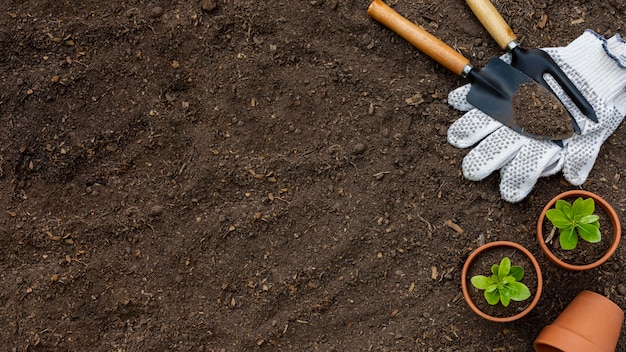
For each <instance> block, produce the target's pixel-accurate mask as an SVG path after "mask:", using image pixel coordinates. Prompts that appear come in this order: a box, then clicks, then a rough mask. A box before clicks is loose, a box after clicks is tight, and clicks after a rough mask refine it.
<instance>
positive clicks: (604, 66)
mask: <svg viewBox="0 0 626 352" xmlns="http://www.w3.org/2000/svg"><path fill="white" fill-rule="evenodd" d="M543 50H544V51H546V52H547V53H548V54H549V55H550V56H551V57H552V58H553V59H554V61H555V62H556V63H557V64H558V65H559V67H560V68H561V69H562V70H563V71H564V72H565V74H566V75H567V76H568V77H569V78H570V80H571V81H572V82H573V83H574V85H575V86H576V87H577V88H578V89H579V90H580V91H581V93H582V94H583V96H584V97H585V98H586V99H587V101H589V103H590V104H591V105H592V106H593V108H594V110H595V112H596V115H597V117H598V122H597V123H595V122H593V121H591V120H588V119H587V118H586V117H585V116H584V115H583V114H582V113H581V112H580V111H579V110H578V108H577V107H576V106H575V105H574V103H573V102H572V101H571V100H570V99H569V98H568V97H567V95H566V94H565V93H564V92H563V91H562V89H560V87H559V86H558V84H556V82H555V81H554V80H553V79H551V78H550V77H549V76H548V77H544V78H545V79H546V81H548V83H549V84H550V86H551V88H552V89H553V91H554V92H555V94H556V95H557V97H558V98H559V99H560V100H561V102H562V103H563V105H564V106H565V107H566V108H567V109H568V110H569V111H570V113H571V114H572V116H573V117H574V118H575V119H576V122H578V125H579V126H580V128H581V134H580V135H575V136H573V137H571V138H569V139H566V140H563V141H562V146H559V145H557V144H556V143H554V142H552V141H546V140H537V139H534V138H530V137H526V136H522V135H520V134H518V133H516V132H514V131H513V130H511V129H509V128H508V127H505V126H504V125H502V124H501V123H500V122H498V121H496V120H494V119H492V118H491V117H489V116H488V115H486V114H485V113H483V112H482V111H480V110H478V109H476V108H475V107H473V106H472V105H471V104H469V103H468V102H467V99H466V97H467V94H468V92H469V90H470V85H469V84H467V85H465V86H462V87H460V88H457V89H455V90H453V91H452V92H450V94H449V95H448V102H449V104H450V105H451V106H453V107H454V108H455V109H458V110H461V111H465V112H466V113H465V114H464V115H463V116H462V117H460V118H459V119H458V120H457V121H455V122H454V123H453V124H452V125H451V126H450V128H449V129H448V142H449V143H450V144H452V145H453V146H455V147H458V148H468V147H471V146H474V145H476V144H477V143H478V144H477V145H476V146H475V147H474V148H473V149H472V150H471V151H470V152H469V153H468V154H467V155H466V156H465V158H464V159H463V163H462V169H463V175H464V176H465V178H467V179H469V180H472V181H480V180H482V179H484V178H485V177H487V176H489V175H490V174H491V173H492V172H493V171H495V170H500V193H501V195H502V198H503V199H504V200H506V201H509V202H513V203H514V202H519V201H521V200H522V199H524V198H525V197H526V196H528V194H529V193H530V192H531V191H532V188H533V187H534V185H535V184H536V183H537V180H538V179H539V177H543V176H549V175H554V174H556V173H557V172H559V171H562V172H563V175H564V177H565V179H566V180H567V181H568V182H570V183H571V184H572V185H576V186H579V185H581V184H582V183H583V182H585V180H586V179H587V176H588V175H589V172H590V171H591V168H592V167H593V164H594V163H595V160H596V158H597V156H598V153H599V151H600V147H601V146H602V143H604V141H605V140H606V139H607V138H608V137H609V136H610V135H611V134H613V132H614V131H615V130H616V129H617V127H618V126H619V124H620V123H621V122H622V120H623V119H624V116H625V115H626V41H625V40H624V39H622V38H621V37H620V36H619V35H615V36H613V37H611V38H610V39H608V40H607V39H605V38H604V37H602V36H600V35H599V34H597V33H595V32H593V31H591V30H587V31H585V32H584V33H583V34H582V35H581V36H580V37H578V38H577V39H575V40H574V41H573V42H571V43H570V44H569V45H567V46H565V47H559V48H545V49H543ZM501 59H502V60H503V61H505V62H507V63H510V55H508V54H506V55H504V56H502V57H501ZM537 118H541V117H539V116H538V117H537Z"/></svg>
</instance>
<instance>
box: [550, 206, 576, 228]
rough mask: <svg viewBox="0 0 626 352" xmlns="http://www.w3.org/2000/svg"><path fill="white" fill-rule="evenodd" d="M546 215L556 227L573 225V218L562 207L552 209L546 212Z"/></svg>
mask: <svg viewBox="0 0 626 352" xmlns="http://www.w3.org/2000/svg"><path fill="white" fill-rule="evenodd" d="M546 217H547V218H548V220H550V222H551V223H552V225H554V227H556V228H559V229H566V228H568V227H570V226H572V220H571V219H570V217H568V216H567V215H566V214H565V213H564V212H563V211H562V210H560V209H550V210H548V211H547V212H546Z"/></svg>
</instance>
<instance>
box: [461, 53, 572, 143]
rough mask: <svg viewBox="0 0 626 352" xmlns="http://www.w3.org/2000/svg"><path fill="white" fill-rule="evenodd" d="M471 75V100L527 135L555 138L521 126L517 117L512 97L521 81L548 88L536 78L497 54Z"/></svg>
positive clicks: (471, 102) (483, 110) (471, 72)
mask: <svg viewBox="0 0 626 352" xmlns="http://www.w3.org/2000/svg"><path fill="white" fill-rule="evenodd" d="M468 78H469V79H470V80H471V81H472V88H471V90H470V92H469V94H468V95H467V101H468V102H469V103H470V104H472V105H473V106H476V107H477V108H478V109H479V110H481V111H482V112H484V113H485V114H487V115H489V116H491V117H493V118H495V119H496V120H498V121H499V122H501V123H502V124H503V125H505V126H507V127H509V128H511V129H512V130H514V131H515V132H517V133H520V134H522V135H524V136H527V137H532V138H535V139H540V140H554V139H555V138H554V136H544V135H537V134H534V133H532V132H530V131H528V130H526V129H523V128H522V127H520V126H519V125H518V124H517V123H516V121H515V113H514V110H513V104H512V101H513V96H514V95H515V93H516V92H517V91H518V89H519V87H520V86H521V85H522V84H532V85H537V89H545V88H543V87H541V86H539V84H537V83H536V82H534V80H532V79H531V78H529V77H528V76H526V75H525V74H523V73H522V72H520V71H519V70H517V69H516V68H514V67H512V66H510V65H508V64H506V63H505V62H503V61H502V60H500V59H498V58H493V59H491V60H489V62H488V63H487V65H486V66H485V67H483V68H482V69H480V70H478V69H472V70H471V71H470V73H469V74H468ZM538 118H541V117H538ZM572 127H573V132H574V133H580V128H578V125H577V124H573V125H572ZM567 137H571V136H567Z"/></svg>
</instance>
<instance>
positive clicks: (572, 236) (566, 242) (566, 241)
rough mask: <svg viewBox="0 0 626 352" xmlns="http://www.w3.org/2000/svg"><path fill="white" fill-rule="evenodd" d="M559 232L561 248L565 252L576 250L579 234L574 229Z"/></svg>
mask: <svg viewBox="0 0 626 352" xmlns="http://www.w3.org/2000/svg"><path fill="white" fill-rule="evenodd" d="M559 232H560V233H561V235H560V236H559V242H560V244H561V248H563V249H565V250H570V249H574V248H576V245H577V244H578V234H577V233H576V231H575V230H574V229H573V228H572V229H563V230H559Z"/></svg>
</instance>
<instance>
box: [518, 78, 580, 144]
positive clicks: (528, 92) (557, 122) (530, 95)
mask: <svg viewBox="0 0 626 352" xmlns="http://www.w3.org/2000/svg"><path fill="white" fill-rule="evenodd" d="M512 104H513V116H514V121H515V123H516V124H517V125H518V126H519V127H521V128H522V129H523V130H525V131H528V132H530V133H532V134H534V135H537V136H542V137H547V138H550V139H554V140H561V139H565V138H569V137H571V136H573V135H574V128H573V126H572V121H571V119H570V116H569V115H568V113H567V109H565V106H563V104H562V103H561V102H560V101H559V99H558V98H557V97H556V96H555V95H554V94H552V93H551V92H550V91H549V90H547V89H546V88H543V87H542V86H540V85H539V84H537V83H524V84H521V85H520V86H519V89H518V90H517V91H516V92H515V94H514V95H513V100H512Z"/></svg>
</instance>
